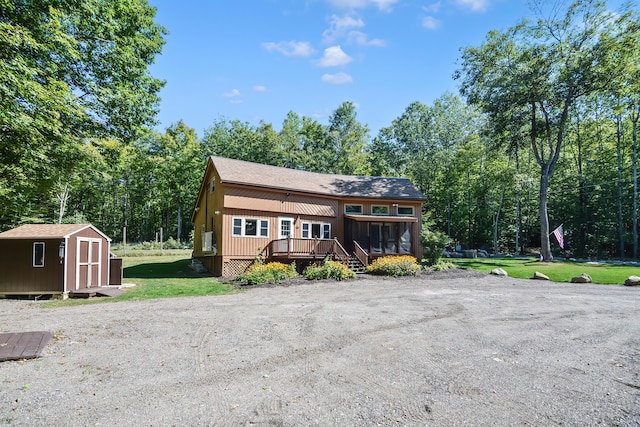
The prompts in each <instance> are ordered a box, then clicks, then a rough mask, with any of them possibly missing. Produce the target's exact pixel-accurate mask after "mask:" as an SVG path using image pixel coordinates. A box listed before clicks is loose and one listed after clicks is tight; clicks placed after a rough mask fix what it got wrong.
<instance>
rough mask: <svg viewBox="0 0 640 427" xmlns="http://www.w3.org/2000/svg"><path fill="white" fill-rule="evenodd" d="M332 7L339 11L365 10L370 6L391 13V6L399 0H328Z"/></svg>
mask: <svg viewBox="0 0 640 427" xmlns="http://www.w3.org/2000/svg"><path fill="white" fill-rule="evenodd" d="M326 1H327V3H329V4H330V5H331V6H333V7H335V8H337V9H363V8H365V7H368V6H371V5H373V6H376V7H377V8H378V9H379V10H382V11H385V12H389V11H391V6H393V5H394V4H395V3H397V2H398V0H326Z"/></svg>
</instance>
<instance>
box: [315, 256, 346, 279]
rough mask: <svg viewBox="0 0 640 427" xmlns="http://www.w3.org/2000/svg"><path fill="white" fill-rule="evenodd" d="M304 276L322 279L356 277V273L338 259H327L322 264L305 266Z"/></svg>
mask: <svg viewBox="0 0 640 427" xmlns="http://www.w3.org/2000/svg"><path fill="white" fill-rule="evenodd" d="M303 274H304V277H305V278H306V279H307V280H320V279H334V280H344V279H355V277H356V273H354V272H353V271H351V270H349V268H348V267H347V266H346V265H344V264H341V263H339V262H337V261H332V260H330V259H325V260H324V261H323V262H322V264H321V265H310V266H308V267H307V268H305V270H304V272H303Z"/></svg>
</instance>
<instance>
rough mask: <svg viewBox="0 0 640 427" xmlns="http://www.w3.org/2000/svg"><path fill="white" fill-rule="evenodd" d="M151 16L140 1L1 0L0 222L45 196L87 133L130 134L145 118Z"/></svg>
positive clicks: (155, 43)
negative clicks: (0, 130)
mask: <svg viewBox="0 0 640 427" xmlns="http://www.w3.org/2000/svg"><path fill="white" fill-rule="evenodd" d="M154 16H155V9H154V8H153V7H151V6H149V4H148V3H147V2H146V0H130V1H127V2H122V1H115V0H106V1H105V0H85V1H82V2H75V1H53V0H17V1H6V0H4V1H0V34H1V36H0V127H1V128H2V132H0V206H2V209H0V222H2V223H3V224H6V225H12V224H15V223H17V222H20V221H21V215H23V214H24V213H23V211H24V209H25V207H28V206H29V205H30V203H28V202H29V201H31V200H38V199H46V200H48V196H49V192H50V190H51V189H52V187H53V186H54V185H55V184H56V183H57V182H58V179H59V178H60V177H64V176H66V175H67V173H69V171H70V170H71V169H72V168H73V166H74V160H75V159H76V158H77V156H78V155H79V153H80V147H81V144H82V143H83V142H84V141H86V140H87V139H89V138H92V137H116V138H121V139H123V140H127V141H131V140H133V139H135V138H137V137H138V136H140V135H141V133H142V132H143V131H144V128H145V127H147V126H148V125H151V124H152V123H153V121H154V116H155V113H156V110H157V105H158V102H159V98H158V91H159V90H160V89H161V87H162V85H163V83H162V82H161V81H160V80H157V79H155V78H153V77H152V76H151V75H150V74H149V73H148V66H149V65H150V64H152V63H153V61H154V58H155V56H156V55H157V54H158V53H159V52H160V50H161V48H162V45H163V43H164V40H163V36H164V34H165V30H164V28H163V27H161V26H160V25H158V24H156V23H155V22H154V21H153V18H154ZM43 196H45V197H43ZM34 211H35V209H34ZM27 215H29V213H28V212H27Z"/></svg>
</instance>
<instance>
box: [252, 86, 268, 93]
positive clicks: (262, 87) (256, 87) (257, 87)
mask: <svg viewBox="0 0 640 427" xmlns="http://www.w3.org/2000/svg"><path fill="white" fill-rule="evenodd" d="M253 90H255V91H256V92H266V91H267V88H266V87H265V86H261V85H256V86H254V87H253Z"/></svg>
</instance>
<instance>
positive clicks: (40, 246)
mask: <svg viewBox="0 0 640 427" xmlns="http://www.w3.org/2000/svg"><path fill="white" fill-rule="evenodd" d="M33 266H34V267H44V242H33Z"/></svg>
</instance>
